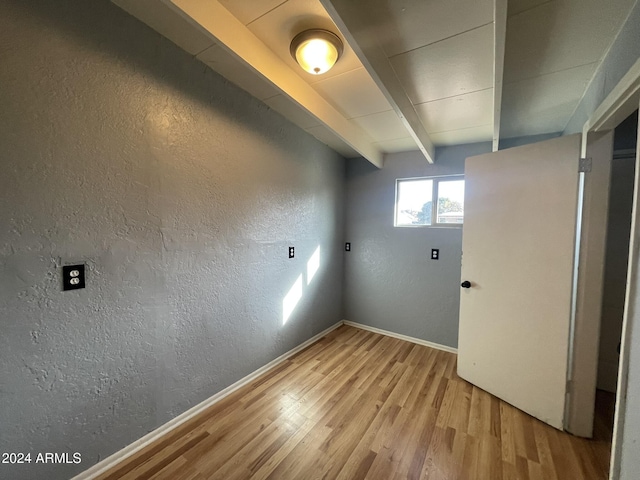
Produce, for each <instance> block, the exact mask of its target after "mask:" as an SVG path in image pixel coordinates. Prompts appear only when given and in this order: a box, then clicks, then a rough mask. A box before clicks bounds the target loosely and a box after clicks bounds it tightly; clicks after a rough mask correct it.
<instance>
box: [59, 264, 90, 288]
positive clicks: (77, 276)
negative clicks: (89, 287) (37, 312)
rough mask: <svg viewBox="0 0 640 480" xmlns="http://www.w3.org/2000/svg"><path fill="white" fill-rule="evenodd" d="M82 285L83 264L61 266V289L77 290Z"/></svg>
mask: <svg viewBox="0 0 640 480" xmlns="http://www.w3.org/2000/svg"><path fill="white" fill-rule="evenodd" d="M84 287H85V282H84V265H64V266H63V267H62V290H63V291H66V290H77V289H79V288H84Z"/></svg>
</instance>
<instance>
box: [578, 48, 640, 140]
mask: <svg viewBox="0 0 640 480" xmlns="http://www.w3.org/2000/svg"><path fill="white" fill-rule="evenodd" d="M639 99H640V59H638V60H637V61H636V63H634V64H633V65H632V66H631V68H630V69H629V71H628V72H627V73H626V74H625V75H624V77H622V79H620V81H619V82H618V84H617V85H616V86H615V87H613V89H612V90H611V93H609V95H607V98H605V99H604V100H603V101H602V103H601V104H600V105H599V106H598V108H596V110H595V111H594V112H593V114H592V115H591V117H590V118H589V120H587V122H586V123H585V124H584V127H583V133H585V134H586V133H587V132H599V131H602V130H610V129H613V128H615V127H616V126H618V124H620V123H621V122H622V121H623V120H624V119H625V118H627V117H628V116H629V115H631V114H632V113H633V111H634V110H636V109H637V108H638V101H639Z"/></svg>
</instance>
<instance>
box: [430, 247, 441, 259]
mask: <svg viewBox="0 0 640 480" xmlns="http://www.w3.org/2000/svg"><path fill="white" fill-rule="evenodd" d="M439 259H440V249H439V248H432V249H431V260H439Z"/></svg>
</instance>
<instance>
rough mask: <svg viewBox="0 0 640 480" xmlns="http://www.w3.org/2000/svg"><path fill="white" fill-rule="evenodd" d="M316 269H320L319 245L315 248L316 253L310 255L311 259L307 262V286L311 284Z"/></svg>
mask: <svg viewBox="0 0 640 480" xmlns="http://www.w3.org/2000/svg"><path fill="white" fill-rule="evenodd" d="M318 268H320V245H318V248H316V251H315V252H313V255H311V258H310V259H309V261H308V262H307V285H309V284H310V283H311V280H312V279H313V276H314V275H315V274H316V272H317V271H318Z"/></svg>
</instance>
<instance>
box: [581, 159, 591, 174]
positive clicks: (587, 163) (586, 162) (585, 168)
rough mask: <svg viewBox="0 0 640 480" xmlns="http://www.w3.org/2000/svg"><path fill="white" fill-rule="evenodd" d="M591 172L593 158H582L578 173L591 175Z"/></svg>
mask: <svg viewBox="0 0 640 480" xmlns="http://www.w3.org/2000/svg"><path fill="white" fill-rule="evenodd" d="M590 171H591V157H587V158H581V159H580V161H579V162H578V172H580V173H589V172H590Z"/></svg>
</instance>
